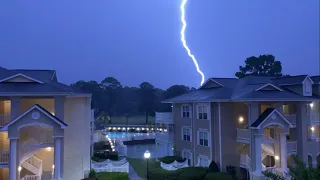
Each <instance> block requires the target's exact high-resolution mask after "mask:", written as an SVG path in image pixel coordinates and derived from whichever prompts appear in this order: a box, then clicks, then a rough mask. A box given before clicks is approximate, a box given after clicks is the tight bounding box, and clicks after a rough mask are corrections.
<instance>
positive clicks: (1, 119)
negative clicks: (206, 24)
mask: <svg viewBox="0 0 320 180" xmlns="http://www.w3.org/2000/svg"><path fill="white" fill-rule="evenodd" d="M9 121H10V114H0V127H3V126H4V125H5V124H7V123H8V122H9Z"/></svg>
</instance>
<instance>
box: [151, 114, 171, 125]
mask: <svg viewBox="0 0 320 180" xmlns="http://www.w3.org/2000/svg"><path fill="white" fill-rule="evenodd" d="M155 121H156V123H165V124H173V123H174V121H173V116H172V113H171V112H156V118H155Z"/></svg>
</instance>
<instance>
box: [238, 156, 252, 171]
mask: <svg viewBox="0 0 320 180" xmlns="http://www.w3.org/2000/svg"><path fill="white" fill-rule="evenodd" d="M250 161H251V160H250V157H249V156H248V155H247V154H240V165H242V166H245V167H246V168H250V164H251V162H250Z"/></svg>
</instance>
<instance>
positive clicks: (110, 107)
mask: <svg viewBox="0 0 320 180" xmlns="http://www.w3.org/2000/svg"><path fill="white" fill-rule="evenodd" d="M100 86H101V89H102V98H103V100H104V101H105V102H104V104H105V105H106V111H107V112H108V113H109V114H110V115H111V116H113V115H115V114H116V112H115V104H116V103H117V101H119V100H118V98H119V94H120V91H121V89H122V85H121V83H120V82H119V81H118V80H117V79H116V78H114V77H107V78H105V79H104V80H102V81H101V85H100Z"/></svg>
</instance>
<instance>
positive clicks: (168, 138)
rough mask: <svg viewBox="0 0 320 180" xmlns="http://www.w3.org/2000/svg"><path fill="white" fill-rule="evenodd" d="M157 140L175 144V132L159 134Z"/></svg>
mask: <svg viewBox="0 0 320 180" xmlns="http://www.w3.org/2000/svg"><path fill="white" fill-rule="evenodd" d="M156 140H158V141H163V142H173V141H174V135H173V132H157V133H156Z"/></svg>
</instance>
